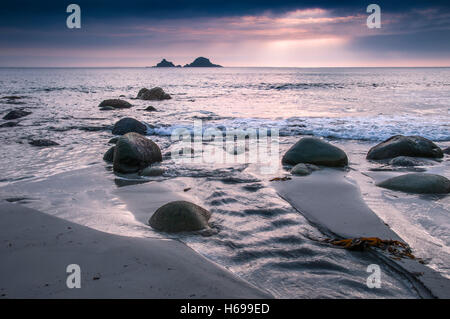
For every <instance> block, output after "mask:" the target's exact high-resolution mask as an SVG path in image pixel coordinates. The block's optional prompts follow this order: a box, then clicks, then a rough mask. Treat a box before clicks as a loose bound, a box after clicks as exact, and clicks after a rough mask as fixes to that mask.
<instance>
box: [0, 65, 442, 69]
mask: <svg viewBox="0 0 450 319" xmlns="http://www.w3.org/2000/svg"><path fill="white" fill-rule="evenodd" d="M223 68H229V69H233V68H235V69H236V68H278V69H321V68H324V69H325V68H329V69H331V68H333V69H340V68H354V69H357V68H392V69H401V68H404V69H407V68H450V65H435V66H421V65H418V66H414V65H411V66H222V67H154V66H0V69H223Z"/></svg>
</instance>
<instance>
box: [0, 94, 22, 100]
mask: <svg viewBox="0 0 450 319" xmlns="http://www.w3.org/2000/svg"><path fill="white" fill-rule="evenodd" d="M23 98H24V96H17V95H10V96H3V97H2V99H5V100H20V99H23Z"/></svg>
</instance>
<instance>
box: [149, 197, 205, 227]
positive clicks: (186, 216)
mask: <svg viewBox="0 0 450 319" xmlns="http://www.w3.org/2000/svg"><path fill="white" fill-rule="evenodd" d="M210 218H211V213H210V212H209V211H207V210H206V209H204V208H202V207H200V206H198V205H195V204H193V203H190V202H186V201H175V202H170V203H168V204H165V205H163V206H161V207H160V208H158V209H157V210H156V212H155V213H154V214H153V215H152V217H151V218H150V220H149V221H148V222H149V224H150V226H151V227H152V228H154V229H156V230H160V231H165V232H182V231H195V230H201V229H204V228H208V227H209V226H208V220H209V219H210Z"/></svg>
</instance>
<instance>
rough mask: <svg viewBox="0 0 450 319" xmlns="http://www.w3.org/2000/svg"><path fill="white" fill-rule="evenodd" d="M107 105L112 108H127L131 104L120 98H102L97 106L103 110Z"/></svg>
mask: <svg viewBox="0 0 450 319" xmlns="http://www.w3.org/2000/svg"><path fill="white" fill-rule="evenodd" d="M108 106H109V107H112V108H114V109H128V108H130V107H132V106H133V105H131V104H130V103H128V102H127V101H124V100H120V99H109V100H104V101H102V102H101V103H100V104H99V105H98V107H100V108H103V109H104V110H106V107H108Z"/></svg>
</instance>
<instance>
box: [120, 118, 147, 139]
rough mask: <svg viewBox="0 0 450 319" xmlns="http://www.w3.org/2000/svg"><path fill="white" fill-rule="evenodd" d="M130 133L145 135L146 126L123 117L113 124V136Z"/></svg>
mask: <svg viewBox="0 0 450 319" xmlns="http://www.w3.org/2000/svg"><path fill="white" fill-rule="evenodd" d="M130 132H135V133H139V134H142V135H145V133H146V132H147V126H145V124H144V123H142V122H139V121H138V120H135V119H133V118H131V117H124V118H123V119H120V120H119V121H117V122H116V124H114V127H113V129H112V133H113V134H114V135H123V134H127V133H130Z"/></svg>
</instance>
